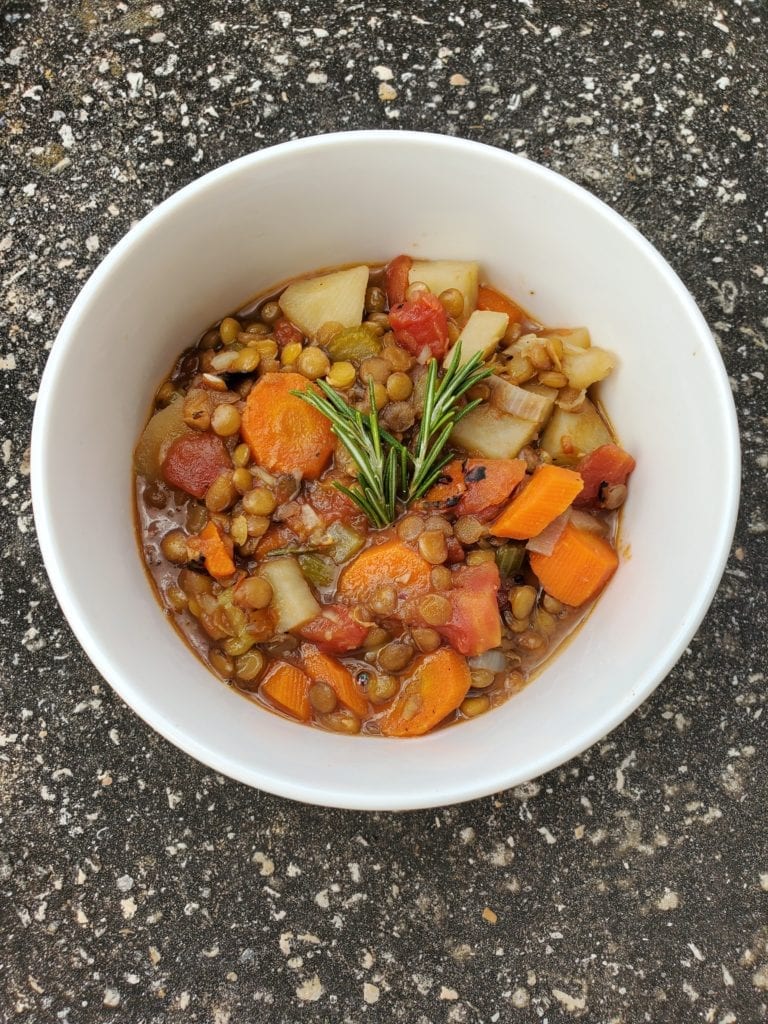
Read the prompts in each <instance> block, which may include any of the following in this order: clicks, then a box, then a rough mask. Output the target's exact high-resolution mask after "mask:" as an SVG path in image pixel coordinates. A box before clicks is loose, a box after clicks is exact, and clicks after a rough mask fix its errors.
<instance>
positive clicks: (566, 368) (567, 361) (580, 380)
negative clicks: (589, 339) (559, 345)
mask: <svg viewBox="0 0 768 1024" xmlns="http://www.w3.org/2000/svg"><path fill="white" fill-rule="evenodd" d="M615 365H616V359H615V357H614V356H613V355H612V354H611V353H610V352H606V350H605V349H604V348H597V347H594V346H593V347H592V348H585V349H571V348H569V347H568V346H566V348H565V352H564V353H563V373H564V374H565V375H566V377H567V378H568V383H569V384H570V386H571V387H572V388H576V390H577V391H581V389H582V388H588V387H590V385H592V384H596V383H597V381H599V380H603V379H604V378H605V377H607V376H608V374H609V373H610V372H611V370H612V369H613V368H614V367H615Z"/></svg>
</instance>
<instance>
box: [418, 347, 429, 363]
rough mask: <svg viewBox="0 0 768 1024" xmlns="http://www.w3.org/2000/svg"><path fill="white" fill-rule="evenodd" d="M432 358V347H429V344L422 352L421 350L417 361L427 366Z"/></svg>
mask: <svg viewBox="0 0 768 1024" xmlns="http://www.w3.org/2000/svg"><path fill="white" fill-rule="evenodd" d="M431 358H432V349H431V348H430V347H429V345H425V346H424V347H423V348H422V350H421V352H419V354H418V355H417V356H416V362H417V363H419V365H420V366H426V365H427V363H428V362H429V360H430V359H431Z"/></svg>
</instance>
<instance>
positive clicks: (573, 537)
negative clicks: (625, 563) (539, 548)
mask: <svg viewBox="0 0 768 1024" xmlns="http://www.w3.org/2000/svg"><path fill="white" fill-rule="evenodd" d="M618 564H619V559H618V556H617V554H616V552H615V551H614V549H613V548H612V547H611V545H610V544H609V543H608V541H607V540H605V539H604V538H603V537H600V536H598V535H597V534H596V533H591V532H589V531H588V530H579V529H577V527H575V526H573V525H572V524H571V523H568V525H567V526H566V528H565V529H564V530H563V532H562V534H561V536H560V539H559V540H558V542H557V544H555V547H554V549H553V551H552V554H551V555H539V554H535V553H531V555H530V565H531V569H533V571H534V572H535V573H536V575H537V576H538V578H539V583H541V585H542V587H544V589H545V590H546V592H547V593H548V594H550V595H551V596H552V597H554V598H555V599H556V600H558V601H562V602H563V604H569V605H572V606H574V607H578V606H579V605H581V604H585V602H587V601H591V600H592V598H593V597H595V596H596V595H597V594H598V593H599V592H600V591H601V590H602V588H603V587H604V586H605V584H606V583H607V582H608V580H609V579H610V578H611V576H613V574H614V572H615V571H616V568H617V566H618Z"/></svg>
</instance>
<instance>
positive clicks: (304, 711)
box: [261, 661, 312, 722]
mask: <svg viewBox="0 0 768 1024" xmlns="http://www.w3.org/2000/svg"><path fill="white" fill-rule="evenodd" d="M309 685H310V680H309V676H307V675H305V674H304V673H303V672H302V671H301V669H298V668H296V666H295V665H289V664H288V662H287V661H275V662H273V663H272V666H271V668H270V669H269V671H268V672H267V675H266V677H265V679H264V682H263V683H262V684H261V692H262V693H263V694H264V696H266V697H268V698H269V699H270V700H271V701H272V702H273V703H274V704H277V705H278V707H280V708H281V709H282V710H283V711H287V712H288V713H289V714H290V715H293V717H294V718H298V719H300V721H302V722H308V721H309V719H310V716H311V714H312V708H311V706H310V703H309Z"/></svg>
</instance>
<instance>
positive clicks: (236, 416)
mask: <svg viewBox="0 0 768 1024" xmlns="http://www.w3.org/2000/svg"><path fill="white" fill-rule="evenodd" d="M211 427H212V428H213V432H214V434H218V435H219V437H232V435H233V434H236V433H237V432H238V430H239V429H240V413H239V412H238V411H237V408H236V407H235V406H234V405H224V404H222V405H217V406H216V408H215V409H214V410H213V413H212V414H211ZM248 475H249V476H250V473H249V474H248Z"/></svg>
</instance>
